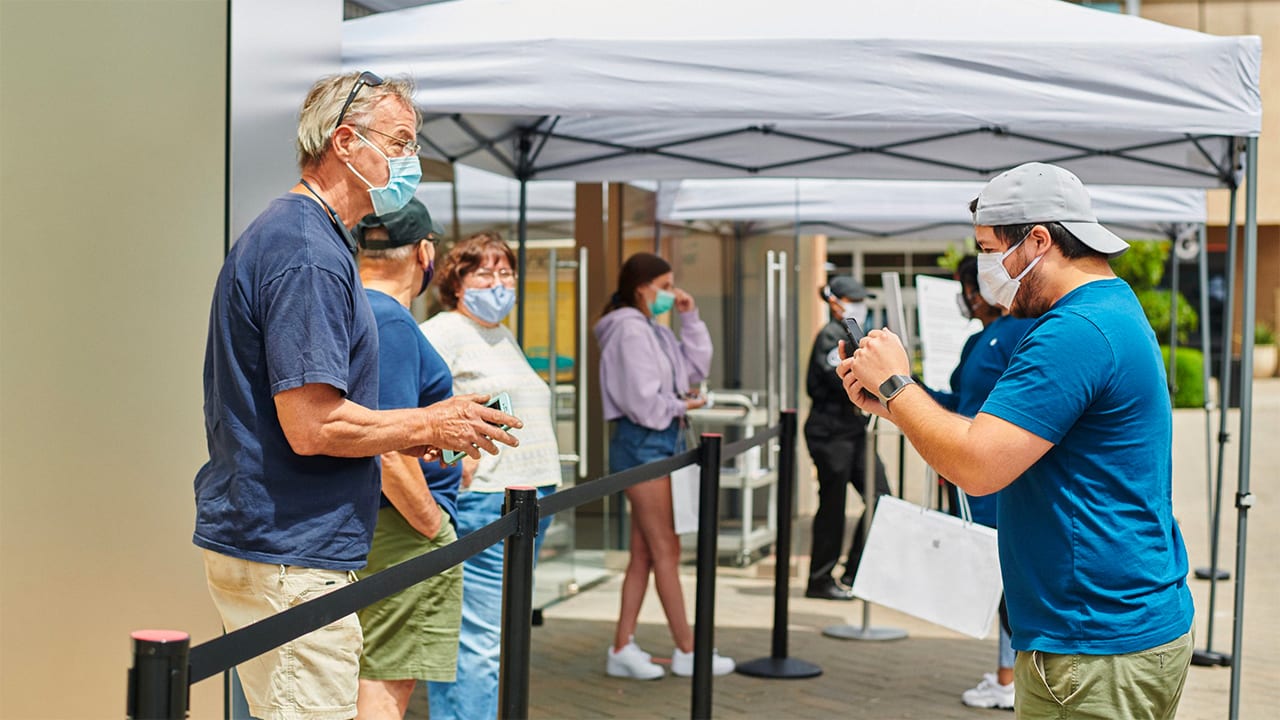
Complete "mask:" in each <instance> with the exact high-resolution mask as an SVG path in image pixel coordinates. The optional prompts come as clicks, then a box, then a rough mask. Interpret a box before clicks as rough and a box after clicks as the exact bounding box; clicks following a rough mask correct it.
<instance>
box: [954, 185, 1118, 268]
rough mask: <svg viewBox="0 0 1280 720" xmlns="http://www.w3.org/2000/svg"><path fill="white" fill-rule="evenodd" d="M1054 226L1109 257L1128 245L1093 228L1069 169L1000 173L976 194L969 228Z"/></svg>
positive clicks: (1087, 203) (1083, 193)
mask: <svg viewBox="0 0 1280 720" xmlns="http://www.w3.org/2000/svg"><path fill="white" fill-rule="evenodd" d="M1045 222H1057V223H1059V224H1061V225H1062V226H1063V227H1065V228H1066V229H1067V230H1068V231H1069V232H1070V233H1071V234H1072V235H1074V236H1075V237H1076V239H1077V240H1079V241H1080V242H1082V243H1084V244H1085V245H1088V246H1089V247H1091V248H1093V249H1094V250H1097V251H1098V252H1100V253H1103V254H1104V255H1106V256H1107V257H1115V256H1117V255H1119V254H1121V253H1123V252H1124V251H1125V250H1128V249H1129V243H1127V242H1125V241H1124V240H1121V239H1120V237H1119V236H1117V235H1116V234H1115V233H1113V232H1111V231H1110V230H1108V229H1106V228H1104V227H1102V226H1101V225H1099V224H1098V218H1097V216H1096V215H1094V214H1093V202H1092V200H1090V198H1089V191H1088V190H1085V188H1084V183H1082V182H1080V178H1078V177H1076V176H1075V175H1074V174H1072V173H1071V171H1069V170H1065V169H1063V168H1060V167H1058V166H1057V165H1048V164H1046V163H1038V162H1033V163H1026V164H1024V165H1019V166H1018V167H1016V168H1013V169H1012V170H1006V171H1005V172H1002V173H1000V174H999V175H997V176H995V178H993V179H992V180H991V182H989V183H987V186H986V187H984V188H983V189H982V192H981V193H979V195H978V204H977V207H976V209H975V210H974V211H973V224H974V225H989V226H999V225H1027V224H1031V223H1045Z"/></svg>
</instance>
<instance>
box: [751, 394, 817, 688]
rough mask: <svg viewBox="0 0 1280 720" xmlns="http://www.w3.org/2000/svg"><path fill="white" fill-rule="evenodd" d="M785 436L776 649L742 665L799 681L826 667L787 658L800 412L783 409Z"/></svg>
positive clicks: (775, 575) (753, 671) (764, 674)
mask: <svg viewBox="0 0 1280 720" xmlns="http://www.w3.org/2000/svg"><path fill="white" fill-rule="evenodd" d="M780 422H781V423H782V435H781V437H780V438H779V440H780V443H779V448H778V506H777V511H778V517H777V523H776V524H777V528H778V541H777V545H776V548H777V552H776V554H775V556H774V561H775V562H776V563H777V564H776V565H775V566H774V569H773V648H772V653H771V654H770V656H769V657H767V658H759V659H758V660H750V661H748V662H745V663H742V664H740V665H738V667H737V670H738V672H740V673H742V674H743V675H750V676H752V677H764V678H786V679H799V678H811V677H817V676H819V675H821V674H822V668H820V667H818V666H817V665H814V664H813V663H809V662H805V661H804V660H797V659H795V658H789V657H787V614H788V611H787V605H788V600H789V590H790V579H791V515H792V509H791V503H792V497H793V496H794V494H795V478H796V411H795V410H783V411H782V417H781V419H780Z"/></svg>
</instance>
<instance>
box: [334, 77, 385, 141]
mask: <svg viewBox="0 0 1280 720" xmlns="http://www.w3.org/2000/svg"><path fill="white" fill-rule="evenodd" d="M381 84H382V78H380V77H378V76H377V75H374V74H373V73H371V72H369V71H368V70H365V71H364V72H362V73H360V77H358V78H356V84H355V85H353V86H352V87H351V93H350V94H349V95H347V101H346V102H344V103H342V111H341V112H339V113H338V122H336V123H334V124H333V129H334V130H337V129H338V127H339V126H340V125H342V119H343V118H345V117H346V116H347V108H349V107H351V103H353V102H355V99H356V93H358V92H360V88H362V87H364V86H365V85H368V86H369V87H378V86H379V85H381Z"/></svg>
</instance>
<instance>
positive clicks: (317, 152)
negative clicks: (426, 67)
mask: <svg viewBox="0 0 1280 720" xmlns="http://www.w3.org/2000/svg"><path fill="white" fill-rule="evenodd" d="M359 78H360V72H359V71H357V72H349V73H343V74H341V75H327V76H325V77H322V78H320V79H319V80H318V81H316V84H315V85H312V86H311V90H310V91H309V92H308V93H307V99H306V100H303V101H302V109H301V110H300V111H299V112H298V167H299V169H302V170H306V169H307V168H309V167H313V166H315V165H316V164H317V163H319V162H320V160H321V159H323V158H324V154H325V153H326V152H327V151H328V150H329V138H330V137H331V136H332V135H333V131H334V130H335V129H336V128H335V127H334V126H335V125H337V124H338V113H340V112H342V105H343V103H345V102H346V101H347V96H348V95H349V94H351V88H353V87H355V85H356V81H357V80H358V79H359ZM388 95H392V96H395V97H398V98H400V99H401V100H403V101H404V104H405V105H406V106H408V107H410V108H412V109H413V117H414V125H415V126H416V125H417V123H418V119H419V115H418V108H417V106H415V105H414V104H413V80H412V79H411V78H409V77H407V76H405V77H390V78H386V79H384V80H383V81H382V84H381V85H374V86H370V85H365V86H364V87H361V88H360V92H359V93H358V94H357V95H356V97H355V100H353V101H352V103H351V106H350V107H348V108H347V114H346V116H345V117H344V118H343V120H344V121H345V120H347V119H350V120H351V123H352V124H353V125H359V124H361V123H362V122H363V121H365V120H367V119H368V117H369V114H370V113H371V112H372V110H373V107H374V106H375V105H377V104H378V102H379V101H380V100H381V99H382V98H384V97H386V96H388Z"/></svg>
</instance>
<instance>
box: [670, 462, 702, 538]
mask: <svg viewBox="0 0 1280 720" xmlns="http://www.w3.org/2000/svg"><path fill="white" fill-rule="evenodd" d="M701 482H702V469H701V466H700V465H698V464H697V463H694V464H693V465H687V466H685V467H682V468H680V469H679V470H675V471H674V472H672V473H671V520H672V522H673V523H674V524H675V526H676V534H677V535H684V534H686V533H693V532H697V531H698V494H699V487H700V485H701Z"/></svg>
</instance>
